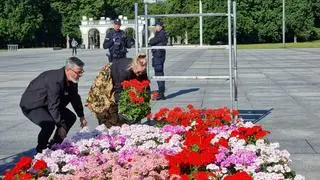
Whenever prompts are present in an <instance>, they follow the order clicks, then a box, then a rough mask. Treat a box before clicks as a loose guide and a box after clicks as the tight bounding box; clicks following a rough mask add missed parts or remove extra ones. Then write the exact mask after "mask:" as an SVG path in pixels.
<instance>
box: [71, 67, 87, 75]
mask: <svg viewBox="0 0 320 180" xmlns="http://www.w3.org/2000/svg"><path fill="white" fill-rule="evenodd" d="M70 69H71V71H73V72H74V73H76V74H77V75H79V76H82V75H83V73H84V70H81V71H78V72H77V71H75V70H73V69H72V68H70Z"/></svg>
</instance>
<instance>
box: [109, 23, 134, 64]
mask: <svg viewBox="0 0 320 180" xmlns="http://www.w3.org/2000/svg"><path fill="white" fill-rule="evenodd" d="M114 23H118V24H119V25H121V22H120V20H118V19H116V20H115V21H114ZM103 48H104V49H109V54H107V56H108V57H109V62H113V60H115V59H120V58H125V57H126V55H127V52H128V50H127V48H131V38H129V37H128V36H127V35H126V33H125V32H124V31H123V30H121V29H119V30H114V29H112V30H111V31H110V32H109V33H108V34H107V35H106V38H105V40H104V42H103Z"/></svg>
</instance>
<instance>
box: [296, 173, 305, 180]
mask: <svg viewBox="0 0 320 180" xmlns="http://www.w3.org/2000/svg"><path fill="white" fill-rule="evenodd" d="M294 180H305V177H303V176H301V175H300V174H298V175H296V177H294Z"/></svg>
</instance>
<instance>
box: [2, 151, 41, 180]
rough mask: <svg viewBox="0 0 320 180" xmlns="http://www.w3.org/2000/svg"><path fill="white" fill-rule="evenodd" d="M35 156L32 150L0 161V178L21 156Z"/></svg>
mask: <svg viewBox="0 0 320 180" xmlns="http://www.w3.org/2000/svg"><path fill="white" fill-rule="evenodd" d="M35 154H36V150H35V149H34V148H33V149H29V150H27V151H24V152H21V153H18V154H15V155H12V156H9V157H6V158H2V159H0V176H1V175H3V174H4V172H5V170H7V169H10V168H12V167H13V166H14V165H15V163H16V162H18V161H19V159H20V158H21V157H22V156H30V157H33V156H34V155H35ZM0 179H1V178H0Z"/></svg>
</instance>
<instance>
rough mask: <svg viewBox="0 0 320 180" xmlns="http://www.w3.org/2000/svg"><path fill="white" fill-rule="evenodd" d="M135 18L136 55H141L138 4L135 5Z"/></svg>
mask: <svg viewBox="0 0 320 180" xmlns="http://www.w3.org/2000/svg"><path fill="white" fill-rule="evenodd" d="M134 18H135V23H136V24H135V26H136V41H135V47H136V55H138V53H139V24H138V3H134Z"/></svg>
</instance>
